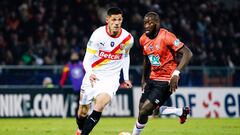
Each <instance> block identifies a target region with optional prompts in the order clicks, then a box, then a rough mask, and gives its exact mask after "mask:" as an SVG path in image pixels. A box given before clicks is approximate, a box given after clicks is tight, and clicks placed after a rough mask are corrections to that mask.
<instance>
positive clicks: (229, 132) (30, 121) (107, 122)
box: [0, 118, 240, 135]
mask: <svg viewBox="0 0 240 135" xmlns="http://www.w3.org/2000/svg"><path fill="white" fill-rule="evenodd" d="M134 123H135V119H134V118H102V119H101V120H100V121H99V123H98V125H97V126H96V127H95V128H94V129H93V132H92V133H91V135H118V133H119V132H121V131H127V132H131V131H132V128H133V125H134ZM75 129H76V124H75V119H74V118H67V119H62V118H26V119H20V118H16V119H15V118H14V119H13V118H11V119H8V118H0V135H74V133H75ZM142 135H240V118H224V119H200V118H199V119H196V118H189V119H188V121H187V122H186V123H185V124H183V125H181V124H179V122H178V119H177V118H154V119H149V123H148V124H147V126H146V128H145V129H144V131H143V132H142Z"/></svg>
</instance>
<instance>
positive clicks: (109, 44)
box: [98, 39, 124, 53]
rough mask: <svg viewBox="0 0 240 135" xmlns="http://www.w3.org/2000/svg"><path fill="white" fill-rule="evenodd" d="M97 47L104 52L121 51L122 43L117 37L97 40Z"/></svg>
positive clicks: (122, 48)
mask: <svg viewBox="0 0 240 135" xmlns="http://www.w3.org/2000/svg"><path fill="white" fill-rule="evenodd" d="M98 49H99V50H102V51H106V52H113V53H121V52H123V50H124V44H122V43H121V41H120V40H117V39H106V40H101V41H99V44H98Z"/></svg>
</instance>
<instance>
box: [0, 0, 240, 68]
mask: <svg viewBox="0 0 240 135" xmlns="http://www.w3.org/2000/svg"><path fill="white" fill-rule="evenodd" d="M222 2H226V3H227V4H225V3H222ZM239 3H240V2H239V1H236V2H229V1H220V0H217V1H215V0H203V1H198V0H194V1H187V0H181V1H175V0H157V1H156V0H149V1H146V0H140V1H136V0H129V1H122V0H116V1H114V2H113V1H109V0H106V1H94V2H92V1H88V0H74V1H66V0H57V1H48V0H41V1H27V2H26V1H16V2H12V1H9V0H1V2H0V8H1V10H0V35H1V36H0V63H1V64H5V65H17V64H23V61H22V60H21V58H22V57H23V55H26V53H27V51H28V49H27V48H30V49H31V50H32V51H33V52H32V53H33V54H34V57H35V56H37V58H38V59H37V60H36V61H39V60H43V61H44V62H41V61H40V62H27V61H25V62H27V64H29V65H32V64H38V65H41V64H42V63H43V64H44V65H49V64H50V65H53V64H55V65H56V64H65V63H66V62H67V61H68V59H67V58H68V57H67V56H68V55H69V54H70V53H71V51H72V50H73V49H74V50H76V51H78V52H79V50H80V52H82V51H83V50H85V48H86V43H85V42H87V40H86V39H88V38H89V36H90V34H91V33H92V32H93V31H94V29H95V28H97V27H98V26H101V25H102V24H103V23H105V22H104V21H102V20H100V18H102V17H101V16H100V15H104V14H106V9H107V8H108V7H109V6H117V7H121V8H122V9H124V10H125V12H126V13H127V14H126V16H125V17H124V18H126V20H127V21H128V22H127V23H128V24H131V25H128V26H126V25H125V24H123V27H124V28H126V29H128V30H129V31H130V32H131V33H132V35H134V37H135V39H138V38H139V37H140V34H139V33H142V31H141V27H139V26H141V25H142V24H140V22H141V21H139V20H141V18H142V17H143V15H144V14H145V13H146V11H149V10H152V11H153V10H154V11H156V12H158V13H159V14H160V17H161V18H162V20H161V22H162V24H163V27H165V28H167V29H169V30H171V31H172V32H174V33H175V34H176V35H177V36H180V39H183V42H185V43H186V44H188V43H191V44H192V47H190V49H191V50H192V51H193V54H194V56H195V57H194V60H193V61H192V62H191V63H190V64H189V65H194V66H209V65H208V64H209V63H210V64H211V65H213V66H218V65H220V66H229V65H228V64H227V65H226V62H225V64H224V63H221V62H220V63H219V62H215V63H212V62H211V61H212V59H208V56H210V57H212V55H213V57H215V58H213V59H216V60H217V61H219V60H221V59H222V58H220V57H218V55H219V54H220V55H221V54H224V56H225V57H227V58H229V59H227V61H232V62H233V64H234V65H236V66H237V65H238V66H239V62H238V61H237V59H236V57H235V56H239V55H240V51H239V50H240V47H239V46H238V44H239V41H240V36H239V35H240V34H239V33H240V25H239V24H240V8H239V5H240V4H239ZM129 4H130V5H132V6H131V7H129V6H127V5H129ZM227 6H228V7H227ZM178 7H181V8H178ZM70 9H71V10H70ZM86 13H87V14H86ZM225 24H229V25H225ZM28 37H31V38H32V41H31V42H32V43H31V45H30V44H29V43H28ZM26 44H27V46H25V45H26ZM135 44H138V42H135ZM197 45H198V46H197ZM199 45H201V46H199ZM214 48H219V51H217V52H214V51H213V50H212V49H214ZM139 49H140V48H139V45H134V46H133V49H132V50H133V53H132V54H131V58H132V59H133V62H132V63H131V64H134V65H140V64H141V59H142V57H141V54H140V53H138V52H140V51H139ZM6 50H8V51H9V52H7V53H1V52H4V51H6ZM232 50H236V51H235V52H234V53H232ZM49 52H54V53H52V54H50V53H49ZM83 56H84V53H81V54H80V56H79V57H80V58H83ZM11 57H13V58H11ZM25 58H26V56H24V59H25ZM25 60H26V59H25ZM224 60H225V59H224Z"/></svg>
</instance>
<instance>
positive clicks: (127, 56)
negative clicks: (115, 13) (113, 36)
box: [123, 37, 133, 88]
mask: <svg viewBox="0 0 240 135" xmlns="http://www.w3.org/2000/svg"><path fill="white" fill-rule="evenodd" d="M132 46H133V37H132V38H131V39H130V42H129V44H128V45H127V47H126V51H125V56H124V58H123V59H124V60H123V79H124V85H123V86H124V87H125V88H131V87H132V83H131V81H130V80H129V67H130V54H129V53H130V49H131V47H132Z"/></svg>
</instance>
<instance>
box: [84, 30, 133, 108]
mask: <svg viewBox="0 0 240 135" xmlns="http://www.w3.org/2000/svg"><path fill="white" fill-rule="evenodd" d="M106 27H107V26H102V27H100V28H98V29H96V30H95V31H94V32H93V34H92V36H91V38H90V39H89V41H88V44H87V51H86V54H85V57H84V60H83V66H84V69H85V71H86V74H85V76H84V78H83V82H82V86H81V94H82V99H81V100H80V102H81V104H90V103H91V102H92V99H94V98H95V97H96V96H97V95H98V94H99V93H108V94H109V95H110V96H111V97H112V96H113V95H115V93H116V91H117V89H118V87H119V78H120V71H121V69H123V77H124V80H129V75H128V72H129V64H130V58H129V51H130V48H131V47H132V45H133V37H132V35H131V34H130V33H128V32H127V31H126V30H124V29H121V32H120V34H119V35H118V36H116V37H111V36H110V35H109V34H108V33H107V30H106ZM91 74H95V75H96V77H97V78H98V80H97V81H96V82H95V83H94V84H93V86H92V85H91V83H90V80H89V76H90V75H91Z"/></svg>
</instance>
